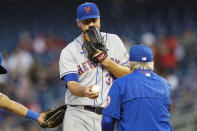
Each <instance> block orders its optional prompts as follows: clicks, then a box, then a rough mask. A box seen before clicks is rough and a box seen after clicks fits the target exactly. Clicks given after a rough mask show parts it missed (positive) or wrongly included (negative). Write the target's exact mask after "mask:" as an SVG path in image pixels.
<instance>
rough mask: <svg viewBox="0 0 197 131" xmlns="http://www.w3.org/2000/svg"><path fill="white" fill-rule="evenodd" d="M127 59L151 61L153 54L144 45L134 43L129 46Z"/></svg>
mask: <svg viewBox="0 0 197 131" xmlns="http://www.w3.org/2000/svg"><path fill="white" fill-rule="evenodd" d="M129 55H130V57H129V61H135V62H152V61H153V54H152V51H151V49H150V48H148V47H147V46H145V45H141V44H140V45H135V46H133V47H131V49H130V53H129Z"/></svg>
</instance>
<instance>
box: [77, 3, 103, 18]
mask: <svg viewBox="0 0 197 131" xmlns="http://www.w3.org/2000/svg"><path fill="white" fill-rule="evenodd" d="M99 17H100V13H99V9H98V7H97V6H96V4H94V3H89V2H87V3H84V4H81V5H79V6H78V8H77V19H78V20H79V21H82V20H85V19H88V18H99Z"/></svg>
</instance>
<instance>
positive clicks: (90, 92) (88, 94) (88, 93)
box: [84, 85, 99, 100]
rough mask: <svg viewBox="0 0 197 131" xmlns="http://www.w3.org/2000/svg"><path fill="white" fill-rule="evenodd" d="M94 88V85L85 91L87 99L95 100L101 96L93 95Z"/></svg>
mask: <svg viewBox="0 0 197 131" xmlns="http://www.w3.org/2000/svg"><path fill="white" fill-rule="evenodd" d="M92 87H93V85H91V86H89V87H87V88H86V89H85V91H84V95H85V97H88V98H90V99H92V100H94V99H96V98H97V97H98V96H99V93H93V92H92Z"/></svg>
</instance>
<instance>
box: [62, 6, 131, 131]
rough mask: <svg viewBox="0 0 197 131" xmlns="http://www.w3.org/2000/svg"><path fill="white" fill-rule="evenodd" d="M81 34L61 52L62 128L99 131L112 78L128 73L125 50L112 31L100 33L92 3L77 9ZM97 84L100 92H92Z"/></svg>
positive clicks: (98, 16) (72, 130)
mask: <svg viewBox="0 0 197 131" xmlns="http://www.w3.org/2000/svg"><path fill="white" fill-rule="evenodd" d="M76 22H77V25H78V27H79V28H80V30H81V32H82V33H81V34H80V35H79V36H78V37H77V38H76V39H74V41H72V42H71V43H70V44H68V45H67V46H66V47H65V48H64V49H63V50H62V52H61V55H60V60H59V70H60V78H61V79H62V80H64V81H65V83H66V87H67V88H68V90H67V92H66V95H65V104H66V105H67V110H66V113H65V117H64V124H63V129H64V131H79V130H80V131H101V119H102V117H101V113H102V109H103V107H104V105H105V103H106V97H107V94H108V91H109V89H110V87H111V85H112V83H113V81H114V79H115V78H119V77H121V76H124V75H126V74H129V73H130V70H129V65H128V53H127V51H126V49H125V47H124V45H123V43H122V41H121V39H120V38H119V37H118V36H117V35H115V34H109V33H105V32H100V26H101V25H100V13H99V9H98V8H97V6H96V4H94V3H84V4H81V5H79V6H78V8H77V19H76ZM94 85H97V87H100V92H95V91H92V87H93V86H94Z"/></svg>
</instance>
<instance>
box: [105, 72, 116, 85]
mask: <svg viewBox="0 0 197 131" xmlns="http://www.w3.org/2000/svg"><path fill="white" fill-rule="evenodd" d="M105 77H106V81H105V83H106V84H107V85H108V86H110V85H111V84H112V83H113V81H114V78H113V76H111V75H110V73H107V74H106V75H105Z"/></svg>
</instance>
